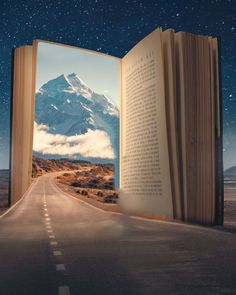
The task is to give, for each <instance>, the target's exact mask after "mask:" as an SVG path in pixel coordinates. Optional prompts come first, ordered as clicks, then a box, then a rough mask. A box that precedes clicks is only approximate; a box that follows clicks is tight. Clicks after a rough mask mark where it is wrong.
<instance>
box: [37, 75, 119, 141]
mask: <svg viewBox="0 0 236 295" xmlns="http://www.w3.org/2000/svg"><path fill="white" fill-rule="evenodd" d="M35 120H36V122H37V123H38V124H46V125H48V127H49V130H48V132H49V133H53V134H63V135H67V136H70V135H76V134H84V133H86V132H87V131H88V129H91V130H96V129H99V130H104V131H106V132H107V133H108V134H109V136H110V138H111V140H112V142H115V140H116V138H114V137H115V136H114V133H117V130H118V128H119V111H118V109H117V107H116V106H115V105H114V104H113V103H112V102H111V101H110V100H109V98H108V97H107V96H105V95H103V94H98V93H96V92H94V91H92V90H91V89H90V88H89V87H88V86H87V85H86V84H85V83H84V82H83V81H82V80H81V79H80V77H79V76H78V75H76V74H75V73H72V74H70V75H67V76H66V75H61V76H59V77H57V78H55V79H53V80H50V81H48V82H47V83H46V84H44V85H43V86H42V87H41V88H40V89H39V90H38V91H37V93H36V108H35Z"/></svg>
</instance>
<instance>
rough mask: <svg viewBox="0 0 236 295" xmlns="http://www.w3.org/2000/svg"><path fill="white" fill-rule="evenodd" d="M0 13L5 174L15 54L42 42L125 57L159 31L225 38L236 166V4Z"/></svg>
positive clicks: (39, 6)
mask: <svg viewBox="0 0 236 295" xmlns="http://www.w3.org/2000/svg"><path fill="white" fill-rule="evenodd" d="M0 7H1V9H0V168H3V167H7V166H8V162H9V157H8V154H9V130H10V127H9V126H10V124H9V114H10V89H11V58H12V48H14V47H17V46H21V45H26V44H31V43H32V40H34V39H43V40H50V41H55V42H61V43H65V44H70V45H75V46H80V47H84V48H88V49H93V50H97V51H101V52H104V53H108V54H111V55H115V56H118V57H122V56H123V55H124V54H125V53H126V52H128V50H129V49H130V48H132V47H133V46H134V45H135V44H136V43H137V42H138V41H139V40H141V39H142V38H143V37H145V36H146V35H147V34H148V33H150V32H151V31H153V30H154V29H155V28H156V27H162V28H163V29H166V28H169V27H171V28H173V29H175V30H176V31H179V30H183V31H188V32H192V33H197V34H206V35H212V36H219V37H220V38H221V47H222V52H221V53H222V56H221V58H222V85H223V89H222V90H223V113H224V117H223V118H224V161H225V166H226V167H227V166H232V165H236V56H235V53H236V1H235V0H212V1H208V0H205V1H203V0H198V1H195V0H192V1H191V0H188V1H187V0H176V1H168V0H156V1H154V0H141V1H136V0H115V1H114V0H109V1H102V0H87V1H76V0H58V1H56V0H53V1H44V0H35V1H33V0H28V1H12V0H9V1H7V0H2V1H1V4H0Z"/></svg>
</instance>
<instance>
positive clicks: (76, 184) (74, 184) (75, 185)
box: [70, 181, 80, 187]
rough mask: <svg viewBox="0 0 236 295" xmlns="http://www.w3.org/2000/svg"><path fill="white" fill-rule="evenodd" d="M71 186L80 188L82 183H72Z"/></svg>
mask: <svg viewBox="0 0 236 295" xmlns="http://www.w3.org/2000/svg"><path fill="white" fill-rule="evenodd" d="M70 185H71V186H74V187H79V186H80V182H79V181H72V182H71V184H70Z"/></svg>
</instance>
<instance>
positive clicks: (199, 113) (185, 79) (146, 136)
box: [11, 29, 223, 224]
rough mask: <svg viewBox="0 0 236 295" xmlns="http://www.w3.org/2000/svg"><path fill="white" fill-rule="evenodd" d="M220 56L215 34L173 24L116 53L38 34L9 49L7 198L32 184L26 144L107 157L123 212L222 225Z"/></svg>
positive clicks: (37, 150) (50, 153) (39, 151)
mask: <svg viewBox="0 0 236 295" xmlns="http://www.w3.org/2000/svg"><path fill="white" fill-rule="evenodd" d="M218 56H219V54H218V40H217V39H216V38H212V37H207V36H197V35H193V34H190V33H184V32H178V33H175V32H174V31H173V30H172V29H169V30H166V31H164V32H162V30H161V29H156V30H155V31H153V32H152V33H151V34H149V35H148V36H147V37H145V38H144V39H143V40H142V41H140V42H139V43H138V44H137V45H136V46H135V47H134V48H132V49H131V50H130V51H129V52H128V53H127V54H126V55H125V56H124V57H123V58H117V57H112V56H110V55H105V54H101V53H99V52H95V51H90V50H85V49H81V48H76V47H71V46H67V45H62V44H56V43H50V42H47V41H39V40H37V41H34V42H33V45H32V46H23V47H20V48H17V49H16V50H15V55H14V81H13V111H12V157H11V200H12V203H15V202H16V201H17V200H18V199H19V198H21V197H22V195H23V194H24V192H25V191H26V189H27V188H28V187H29V185H30V182H31V175H32V153H33V151H34V155H36V156H42V155H47V158H50V157H51V158H52V157H54V158H62V157H63V158H65V157H66V156H68V155H70V156H71V155H72V156H73V158H76V157H77V158H76V159H80V160H89V161H93V159H94V161H95V162H96V161H97V163H107V162H109V163H112V164H113V165H114V167H115V176H114V178H115V183H116V189H119V190H120V205H121V206H122V207H123V208H124V210H127V211H128V212H135V213H140V214H147V215H148V214H149V215H153V216H158V217H162V218H166V217H167V218H171V219H178V220H182V221H186V222H197V223H201V224H222V223H223V185H222V136H221V135H222V126H221V99H220V79H219V62H218V61H219V57H218ZM42 59H43V61H42ZM52 61H54V64H53V63H52ZM86 64H87V66H86ZM68 65H70V66H71V68H73V70H72V71H71V73H69V72H68V71H69V70H68ZM75 67H76V71H74V68H75ZM65 68H66V71H67V73H65V72H64V69H65ZM56 73H58V75H57V74H56ZM50 75H51V76H50ZM99 159H100V160H101V161H100V162H99Z"/></svg>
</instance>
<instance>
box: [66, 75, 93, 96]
mask: <svg viewBox="0 0 236 295" xmlns="http://www.w3.org/2000/svg"><path fill="white" fill-rule="evenodd" d="M64 77H65V80H66V81H67V83H68V84H69V85H70V88H71V89H69V91H70V90H73V91H74V92H76V93H77V94H78V95H83V96H84V97H85V98H87V99H91V97H92V93H93V92H92V90H91V89H90V88H89V87H88V86H87V85H86V84H85V83H84V82H83V80H82V79H81V78H80V77H79V76H78V75H76V74H75V73H72V74H69V75H67V76H65V75H64Z"/></svg>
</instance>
